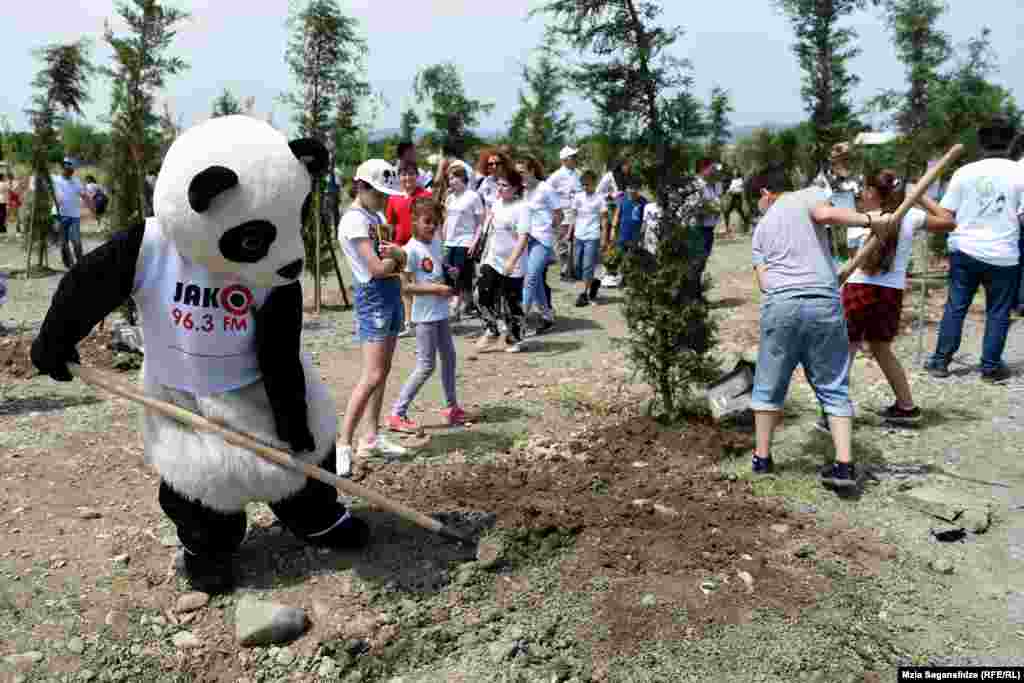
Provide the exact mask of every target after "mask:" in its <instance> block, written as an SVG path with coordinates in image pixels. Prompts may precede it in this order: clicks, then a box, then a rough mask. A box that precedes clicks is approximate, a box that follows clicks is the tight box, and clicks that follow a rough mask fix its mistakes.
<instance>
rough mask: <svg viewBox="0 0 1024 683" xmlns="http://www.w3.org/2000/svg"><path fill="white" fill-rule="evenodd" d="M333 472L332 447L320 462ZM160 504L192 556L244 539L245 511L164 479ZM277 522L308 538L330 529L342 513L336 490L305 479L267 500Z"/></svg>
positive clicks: (226, 549)
mask: <svg viewBox="0 0 1024 683" xmlns="http://www.w3.org/2000/svg"><path fill="white" fill-rule="evenodd" d="M320 467H322V468H324V469H326V470H327V471H328V472H331V473H334V471H335V450H334V448H333V447H332V448H331V452H330V454H329V455H328V456H327V458H326V459H324V461H323V462H322V463H321V464H320ZM160 507H161V508H162V509H163V511H164V514H166V515H167V516H168V517H169V518H170V520H171V521H172V522H174V525H175V526H176V527H177V528H178V538H179V539H180V540H181V544H182V545H183V546H185V548H186V549H188V551H189V552H190V553H191V554H193V555H201V556H207V557H209V556H222V557H223V556H225V555H230V554H232V553H234V552H235V551H236V550H237V549H238V546H240V545H241V544H242V541H243V540H244V539H245V527H246V518H245V511H240V512H234V513H226V512H219V511H217V510H214V509H212V508H210V507H207V506H206V505H203V504H202V503H201V502H199V501H197V500H192V499H190V498H186V497H185V496H183V495H181V494H180V493H178V492H177V491H175V490H174V489H172V488H171V487H170V486H168V485H167V483H166V482H163V481H161V482H160ZM270 509H271V510H273V511H274V514H275V515H276V516H277V518H278V519H279V520H281V523H282V524H284V525H285V527H287V528H288V530H289V531H291V532H292V533H293V534H295V535H296V536H298V537H299V538H302V539H308V538H309V537H310V536H311V535H313V534H318V533H320V532H323V531H326V530H327V529H330V528H331V527H332V526H333V525H334V524H336V523H337V522H338V520H340V519H341V518H342V517H343V516H344V515H345V513H346V508H345V506H344V505H342V504H341V503H340V502H339V501H338V491H337V490H336V489H335V488H334V487H333V486H328V485H327V484H325V483H323V482H322V481H317V480H316V479H309V480H307V481H306V485H305V486H303V487H302V488H301V489H299V491H298V492H297V493H294V494H292V495H291V496H289V497H288V498H285V499H284V500H280V501H278V502H276V503H270Z"/></svg>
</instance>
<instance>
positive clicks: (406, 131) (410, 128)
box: [399, 107, 420, 142]
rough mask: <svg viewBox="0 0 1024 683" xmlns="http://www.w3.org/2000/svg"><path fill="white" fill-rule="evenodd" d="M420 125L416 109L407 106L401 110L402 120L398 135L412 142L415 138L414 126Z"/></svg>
mask: <svg viewBox="0 0 1024 683" xmlns="http://www.w3.org/2000/svg"><path fill="white" fill-rule="evenodd" d="M419 125H420V117H419V115H418V114H417V113H416V110H415V109H413V108H412V107H409V108H408V109H406V110H405V111H403V112H402V121H401V124H400V128H401V130H400V132H399V137H400V138H401V139H402V140H408V141H410V142H412V141H413V140H415V139H416V127H417V126H419Z"/></svg>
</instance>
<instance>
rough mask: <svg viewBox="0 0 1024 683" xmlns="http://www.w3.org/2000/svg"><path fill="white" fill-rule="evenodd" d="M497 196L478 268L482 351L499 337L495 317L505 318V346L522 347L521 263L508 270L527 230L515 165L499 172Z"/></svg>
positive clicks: (511, 350)
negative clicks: (510, 261)
mask: <svg viewBox="0 0 1024 683" xmlns="http://www.w3.org/2000/svg"><path fill="white" fill-rule="evenodd" d="M495 185H496V188H497V190H498V199H497V200H496V201H495V202H494V207H493V208H492V210H491V214H490V217H489V219H488V224H487V227H486V228H485V232H484V233H483V234H484V235H485V239H486V240H487V244H486V245H485V246H484V255H483V259H482V263H483V265H482V266H481V268H480V285H479V287H478V290H479V295H480V313H481V314H482V316H483V319H484V334H483V336H482V337H480V341H479V342H477V348H478V349H480V350H481V351H483V350H485V349H487V348H489V347H490V345H491V343H492V342H493V341H495V340H496V339H498V337H499V336H500V332H499V330H498V321H499V320H500V319H504V321H505V330H506V334H505V344H506V348H505V350H506V351H507V352H509V353H516V352H518V351H520V350H522V346H521V344H522V341H523V307H522V299H523V264H522V261H521V260H517V261H516V262H515V263H513V264H512V267H511V269H510V270H506V268H507V266H508V265H509V257H510V256H511V255H512V253H513V252H515V250H516V246H517V245H518V244H519V240H520V239H521V238H522V237H523V236H524V235H526V234H528V233H529V230H530V221H529V213H528V211H527V208H526V205H525V204H524V203H523V201H522V195H523V179H522V177H521V176H520V175H519V174H518V173H516V171H515V169H508V170H507V171H504V172H502V173H500V174H499V175H498V179H497V181H496V183H495Z"/></svg>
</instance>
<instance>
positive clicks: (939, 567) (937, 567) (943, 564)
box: [928, 558, 954, 574]
mask: <svg viewBox="0 0 1024 683" xmlns="http://www.w3.org/2000/svg"><path fill="white" fill-rule="evenodd" d="M928 566H929V567H931V570H932V571H934V572H936V573H937V574H952V573H953V571H954V569H953V563H952V562H950V561H949V560H947V559H945V558H940V559H938V560H932V561H931V562H930V563H929V565H928Z"/></svg>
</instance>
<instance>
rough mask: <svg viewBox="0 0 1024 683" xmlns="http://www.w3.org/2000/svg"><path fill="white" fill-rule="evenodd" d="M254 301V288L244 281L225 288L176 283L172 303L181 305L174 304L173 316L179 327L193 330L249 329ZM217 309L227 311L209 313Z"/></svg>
mask: <svg viewBox="0 0 1024 683" xmlns="http://www.w3.org/2000/svg"><path fill="white" fill-rule="evenodd" d="M253 301H254V297H253V295H252V291H251V290H250V289H249V288H248V287H245V286H243V285H240V284H234V285H230V286H228V287H225V288H223V289H221V288H220V287H200V286H199V285H196V284H193V283H186V282H176V283H175V285H174V295H173V297H172V298H171V303H173V304H177V305H175V306H172V307H171V319H172V320H173V322H174V325H175V327H179V328H181V329H184V330H186V331H189V332H205V333H207V334H209V333H212V332H214V331H222V332H226V333H238V332H248V331H249V311H250V309H251V308H252V304H253ZM213 309H218V311H219V310H223V311H224V312H223V313H222V314H218V313H216V312H208V311H212V310H213ZM193 314H195V315H194V316H193Z"/></svg>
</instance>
